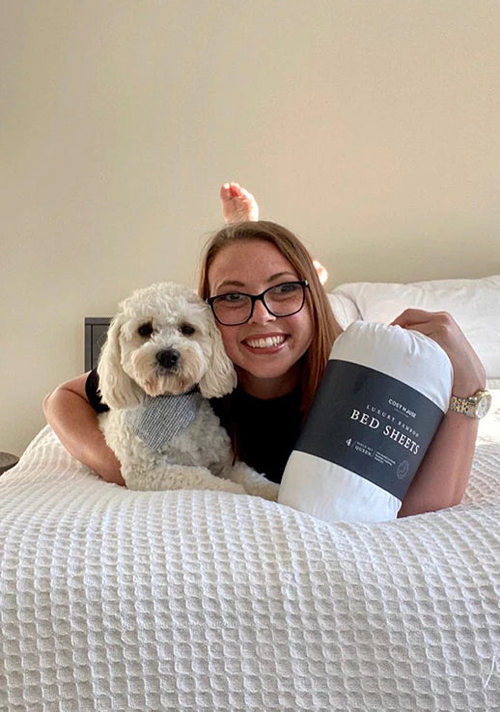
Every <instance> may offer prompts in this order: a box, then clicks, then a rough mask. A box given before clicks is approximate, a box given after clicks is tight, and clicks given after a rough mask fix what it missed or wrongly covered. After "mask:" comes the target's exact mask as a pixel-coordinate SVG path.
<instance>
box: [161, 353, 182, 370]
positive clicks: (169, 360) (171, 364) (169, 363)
mask: <svg viewBox="0 0 500 712" xmlns="http://www.w3.org/2000/svg"><path fill="white" fill-rule="evenodd" d="M180 358H181V354H180V352H179V351H177V350H176V349H165V350H164V351H158V353H157V354H156V360H157V361H158V363H159V364H160V366H162V368H164V369H166V370H167V371H172V370H174V369H175V367H176V366H177V364H178V363H179V361H180Z"/></svg>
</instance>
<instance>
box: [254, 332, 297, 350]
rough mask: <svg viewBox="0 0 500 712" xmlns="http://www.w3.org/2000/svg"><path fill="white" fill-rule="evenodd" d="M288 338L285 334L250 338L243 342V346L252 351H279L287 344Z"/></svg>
mask: <svg viewBox="0 0 500 712" xmlns="http://www.w3.org/2000/svg"><path fill="white" fill-rule="evenodd" d="M286 340H287V337H286V336H285V334H276V335H274V336H256V337H250V338H248V339H245V340H244V341H243V344H244V345H245V346H247V347H248V348H250V349H252V350H254V349H255V350H264V349H265V350H266V351H268V350H269V349H272V350H277V349H279V347H280V346H282V344H284V343H285V341H286Z"/></svg>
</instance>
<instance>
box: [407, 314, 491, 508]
mask: <svg viewBox="0 0 500 712" xmlns="http://www.w3.org/2000/svg"><path fill="white" fill-rule="evenodd" d="M393 324H395V325H399V326H402V327H403V328H407V329H413V330H415V331H419V332H420V333H422V334H425V335H426V336H429V337H430V338H431V339H433V340H434V341H436V342H437V343H438V344H439V345H440V346H441V348H443V349H444V350H445V351H446V353H447V354H448V356H449V358H450V360H451V363H452V366H453V388H452V392H453V395H456V396H461V397H468V396H471V395H473V394H474V393H475V392H476V391H478V390H479V389H482V388H484V386H485V383H486V374H485V370H484V367H483V365H482V363H481V361H480V360H479V357H478V356H477V354H476V352H475V351H474V349H473V348H472V346H471V345H470V343H469V342H468V341H467V339H466V338H465V336H464V334H463V332H462V331H461V329H460V327H459V326H458V324H457V323H456V322H455V320H454V319H453V317H452V316H451V315H450V314H447V313H446V312H426V311H422V310H419V309H408V310H406V311H405V312H403V314H401V316H399V317H398V318H397V319H396V320H395V321H394V322H393ZM477 430H478V421H477V420H474V419H472V418H468V417H467V416H466V415H463V414H462V413H455V412H452V411H449V412H448V413H447V414H446V415H445V416H444V418H443V420H442V422H441V425H440V426H439V429H438V431H437V433H436V435H435V436H434V439H433V441H432V443H431V445H430V447H429V449H428V450H427V453H426V454H425V457H424V459H423V460H422V463H421V465H420V467H419V469H418V472H417V473H416V475H415V477H414V479H413V482H412V483H411V485H410V488H409V489H408V492H407V494H406V496H405V498H404V500H403V505H402V507H401V509H400V512H399V516H400V517H406V516H409V515H412V514H421V513H423V512H430V511H434V510H437V509H445V508H446V507H452V506H454V505H456V504H459V503H460V502H461V500H462V497H463V495H464V492H465V489H466V487H467V483H468V481H469V476H470V471H471V466H472V460H473V457H474V450H475V444H476V437H477Z"/></svg>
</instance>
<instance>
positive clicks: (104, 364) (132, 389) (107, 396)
mask: <svg viewBox="0 0 500 712" xmlns="http://www.w3.org/2000/svg"><path fill="white" fill-rule="evenodd" d="M124 323H125V318H124V316H123V315H121V314H119V315H117V316H116V317H115V318H114V319H113V320H112V322H111V324H110V327H109V329H108V333H107V336H106V343H105V344H104V346H103V349H102V351H101V355H100V356H99V363H98V365H97V374H98V376H99V392H100V394H101V397H102V400H103V403H105V404H106V405H107V406H109V408H111V409H119V408H130V407H132V406H134V405H139V403H141V400H142V398H141V390H140V388H139V386H137V385H136V384H135V383H134V381H133V380H132V379H131V378H130V376H127V374H126V373H125V371H124V370H123V368H122V365H121V349H120V330H121V328H122V326H123V324H124Z"/></svg>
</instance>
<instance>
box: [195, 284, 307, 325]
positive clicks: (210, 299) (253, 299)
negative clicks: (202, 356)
mask: <svg viewBox="0 0 500 712" xmlns="http://www.w3.org/2000/svg"><path fill="white" fill-rule="evenodd" d="M285 284H300V286H301V287H302V304H301V305H300V307H299V308H298V309H295V311H293V312H289V313H287V314H275V313H274V312H273V311H272V310H271V309H269V307H268V306H267V304H266V302H265V301H264V296H265V295H266V294H267V293H268V292H270V291H271V290H272V289H276V288H277V287H283V286H284V285H285ZM308 286H309V282H308V281H307V279H297V280H296V281H294V282H280V283H279V284H273V286H272V287H268V288H267V289H264V291H263V292H261V293H260V294H247V293H246V292H237V291H233V292H224V294H216V295H215V297H207V299H205V301H206V303H207V304H209V305H210V309H211V310H212V313H213V315H214V317H215V319H216V321H218V322H219V324H222V326H241V325H242V324H246V323H247V321H250V319H251V318H252V315H253V312H254V308H255V302H262V304H263V305H264V306H265V308H266V309H267V311H268V312H269V314H271V315H272V316H275V317H277V318H279V317H285V316H293V315H294V314H298V313H299V311H301V310H302V309H303V308H304V304H305V303H306V287H308ZM229 294H240V295H241V296H242V297H249V299H250V300H251V302H252V306H251V308H250V314H249V315H248V317H247V318H246V319H244V321H238V322H236V323H231V324H226V323H225V322H224V321H221V320H220V319H219V317H218V316H217V314H216V313H215V309H214V302H215V301H216V300H217V299H220V298H221V297H227V296H228V295H229Z"/></svg>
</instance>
